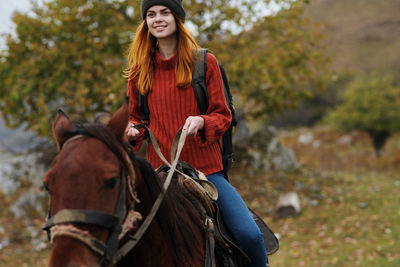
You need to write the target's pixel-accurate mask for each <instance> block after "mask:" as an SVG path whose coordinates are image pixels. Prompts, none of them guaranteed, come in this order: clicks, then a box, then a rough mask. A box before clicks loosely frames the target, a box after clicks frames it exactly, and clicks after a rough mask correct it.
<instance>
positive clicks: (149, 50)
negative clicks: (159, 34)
mask: <svg viewBox="0 0 400 267" xmlns="http://www.w3.org/2000/svg"><path fill="white" fill-rule="evenodd" d="M173 15H174V17H175V21H176V26H177V31H176V33H175V34H177V36H178V43H177V51H178V55H177V61H176V66H175V77H176V86H177V87H178V88H186V87H188V86H189V85H190V83H191V82H192V68H193V64H194V61H195V59H196V57H197V53H198V49H199V46H198V45H197V43H196V41H195V39H194V38H193V37H192V36H191V34H190V33H189V31H188V30H187V28H186V27H185V25H184V24H183V21H182V19H181V18H179V17H178V16H176V15H175V14H173ZM156 49H157V39H156V38H155V37H154V36H153V35H151V34H150V31H149V28H148V26H147V23H146V21H145V20H144V21H143V22H142V23H141V24H140V25H139V27H138V29H137V31H136V35H135V37H134V39H133V41H132V43H131V45H130V47H129V49H128V60H127V64H128V68H127V74H128V75H126V76H127V78H128V79H129V80H131V79H134V78H137V86H138V88H139V89H140V92H141V93H142V94H146V93H147V92H149V90H150V89H151V87H152V85H153V76H154V70H155V54H156Z"/></svg>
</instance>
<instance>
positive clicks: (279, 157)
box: [233, 118, 298, 171]
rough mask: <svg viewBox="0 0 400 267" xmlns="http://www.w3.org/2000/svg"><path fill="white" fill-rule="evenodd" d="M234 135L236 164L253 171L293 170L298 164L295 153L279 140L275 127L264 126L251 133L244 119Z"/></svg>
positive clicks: (241, 119)
mask: <svg viewBox="0 0 400 267" xmlns="http://www.w3.org/2000/svg"><path fill="white" fill-rule="evenodd" d="M238 120H239V123H238V125H237V127H236V129H235V132H234V134H233V151H234V160H235V162H236V164H238V165H242V166H245V167H250V169H251V170H253V171H258V170H261V171H269V170H291V169H297V168H298V164H297V161H296V158H295V156H294V153H293V151H291V150H290V149H287V148H285V147H284V146H283V145H282V144H281V143H280V142H279V140H278V137H277V131H276V129H275V127H273V126H270V125H264V126H262V127H260V128H259V129H258V130H256V131H251V130H250V127H249V125H248V124H247V123H246V121H245V120H244V118H238Z"/></svg>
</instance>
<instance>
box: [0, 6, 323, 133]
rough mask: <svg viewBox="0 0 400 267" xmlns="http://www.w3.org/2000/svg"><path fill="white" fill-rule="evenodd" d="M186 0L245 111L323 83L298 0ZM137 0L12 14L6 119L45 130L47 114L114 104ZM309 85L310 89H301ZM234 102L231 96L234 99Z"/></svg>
mask: <svg viewBox="0 0 400 267" xmlns="http://www.w3.org/2000/svg"><path fill="white" fill-rule="evenodd" d="M275 2H277V1H273V0H241V1H223V0H216V1H209V0H185V1H184V6H185V10H186V11H187V20H186V23H187V25H188V26H189V28H190V29H192V30H193V33H194V35H195V36H196V38H197V40H198V41H199V43H200V45H202V46H203V47H208V48H209V49H210V50H212V52H214V53H215V54H216V56H217V57H218V59H219V60H220V61H221V63H222V64H223V65H224V66H225V68H226V70H227V72H228V75H229V79H230V82H231V85H232V90H233V93H234V94H235V95H236V96H238V98H239V99H240V100H242V102H241V103H247V104H248V105H247V106H245V105H243V106H244V108H246V112H247V114H251V115H255V116H265V114H268V115H271V114H273V113H276V112H281V111H284V110H286V109H288V108H290V107H293V106H294V105H295V104H296V103H297V101H298V100H299V99H300V98H302V97H304V96H308V95H310V94H312V93H311V92H312V90H311V89H310V88H315V84H316V85H317V86H320V85H321V84H322V83H321V81H322V75H321V74H322V70H323V69H324V65H325V64H324V62H326V61H327V60H326V59H325V58H323V57H322V55H321V50H320V48H319V45H318V44H319V40H320V38H321V36H320V35H319V33H318V27H316V26H315V25H311V24H310V22H309V21H308V20H307V19H306V18H304V16H303V11H304V6H305V4H306V2H307V1H302V0H298V1H292V0H281V1H278V4H279V5H281V6H283V7H284V8H282V9H281V11H280V12H278V13H276V14H272V15H269V16H266V15H265V14H264V15H260V12H259V11H260V10H259V9H260V3H264V4H265V5H269V4H271V3H275ZM139 12H140V1H129V0H68V1H67V0H51V1H44V2H43V3H42V4H41V5H36V6H34V8H33V10H32V13H33V15H29V14H20V13H16V14H15V15H14V17H13V20H14V23H15V24H16V37H13V36H11V35H9V36H8V38H7V49H6V51H4V53H3V54H2V55H1V56H0V88H2V91H1V92H0V112H2V115H3V117H4V119H5V121H6V123H7V125H8V126H11V127H18V126H20V125H21V124H24V125H25V127H26V128H27V129H31V130H33V131H35V132H37V133H39V134H40V135H49V134H50V129H51V125H50V122H51V121H52V119H53V116H54V114H55V111H56V109H57V108H59V107H63V109H65V111H66V112H67V113H69V114H71V113H73V114H75V113H77V114H80V115H83V116H89V117H90V116H93V115H94V114H96V113H97V112H99V111H110V110H114V109H115V108H116V106H118V105H120V103H121V102H122V101H123V95H124V94H125V90H126V80H125V79H123V78H122V75H121V74H122V70H123V68H124V67H125V60H124V55H125V52H126V49H127V46H128V44H129V43H130V41H131V40H132V35H133V31H135V29H136V26H137V25H138V23H139V22H141V21H142V19H141V17H140V14H139ZM310 84H314V86H310ZM239 104H240V103H239Z"/></svg>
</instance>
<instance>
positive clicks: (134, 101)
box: [125, 0, 267, 267]
mask: <svg viewBox="0 0 400 267" xmlns="http://www.w3.org/2000/svg"><path fill="white" fill-rule="evenodd" d="M141 14H142V18H143V22H142V23H141V24H140V26H139V27H138V29H137V32H136V35H135V38H134V40H133V41H132V44H131V46H130V48H129V51H128V55H129V56H128V69H129V71H128V73H129V75H128V80H129V82H128V90H127V95H128V97H129V104H130V120H129V125H128V126H127V128H126V130H125V132H126V135H127V138H128V139H130V141H131V144H132V145H133V148H134V149H139V148H140V146H141V144H142V142H143V140H144V139H146V138H147V137H148V135H147V133H146V132H144V131H139V130H138V129H136V128H135V127H133V126H135V125H137V124H140V123H146V124H147V125H148V127H149V128H150V129H151V131H152V132H153V133H154V135H155V138H156V140H157V141H158V142H159V144H160V148H161V152H162V154H163V155H171V150H170V148H171V145H172V142H173V138H174V136H175V133H176V132H178V129H180V128H181V127H183V131H186V132H187V135H188V139H187V141H186V143H185V146H184V147H183V150H182V154H181V157H180V159H181V160H182V161H184V162H187V163H189V164H190V165H191V166H193V167H194V168H196V169H197V170H199V171H201V172H203V173H204V174H205V175H206V176H207V178H208V180H209V181H210V182H211V183H213V184H214V186H215V187H216V188H217V190H218V195H219V197H218V199H217V201H216V202H217V204H218V206H219V210H220V214H221V215H222V218H223V220H224V221H226V222H229V225H228V228H229V230H230V231H231V232H232V235H233V236H234V238H235V240H236V242H237V243H238V245H239V247H240V248H241V249H242V250H243V251H244V252H245V253H246V254H247V255H248V256H249V258H250V259H251V266H252V267H261V266H262V267H265V266H266V262H267V257H266V256H267V255H266V249H265V245H264V239H263V236H262V233H261V231H260V229H259V228H258V226H257V225H256V223H255V221H254V220H253V218H252V217H251V215H250V213H249V211H248V209H247V207H246V204H245V203H244V202H243V200H242V198H241V197H240V195H239V194H238V192H237V191H236V190H235V188H234V187H233V186H232V185H231V184H230V183H229V182H228V180H227V179H225V177H224V174H223V173H222V171H223V164H222V155H221V147H220V145H219V142H218V140H219V138H220V137H221V136H222V135H223V134H224V133H225V132H226V131H227V129H228V128H229V126H230V124H231V121H232V115H231V112H230V110H229V108H228V106H227V105H226V100H225V96H224V88H223V84H222V77H221V72H220V68H219V65H218V61H217V59H216V57H215V56H214V55H212V54H211V53H206V57H205V60H204V59H203V60H204V61H205V62H206V63H205V64H204V65H205V66H206V67H205V69H206V71H205V83H206V84H205V87H206V88H207V89H206V90H207V94H208V108H207V110H206V112H204V113H200V110H199V107H198V104H197V100H196V97H195V92H194V89H193V86H192V82H194V81H192V80H193V79H192V77H193V73H194V72H196V69H195V66H196V64H195V63H196V60H198V55H199V51H200V50H199V46H198V45H197V43H196V41H195V39H194V38H193V37H192V35H191V34H190V33H189V31H188V30H187V28H186V27H185V25H184V20H185V15H186V14H185V11H184V9H183V7H182V1H181V0H143V1H142V4H141ZM139 97H140V98H139ZM143 97H146V100H147V104H143V102H144V101H140V99H143ZM144 106H146V107H144ZM144 109H147V111H148V112H147V113H148V114H149V116H148V118H145V117H144V116H142V115H144V114H145V110H144ZM141 130H142V129H141ZM172 157H173V156H171V157H168V159H167V160H168V161H171V160H172ZM147 159H148V161H149V162H150V163H151V165H152V166H153V168H155V169H156V168H159V167H160V166H161V165H162V163H163V162H162V161H161V160H160V158H159V156H158V155H157V152H156V150H155V148H154V146H153V145H152V144H151V143H150V144H149V145H148V148H147Z"/></svg>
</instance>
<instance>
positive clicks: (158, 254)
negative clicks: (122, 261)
mask: <svg viewBox="0 0 400 267" xmlns="http://www.w3.org/2000/svg"><path fill="white" fill-rule="evenodd" d="M135 187H136V190H137V193H138V198H139V199H140V203H138V204H137V205H136V207H135V210H136V211H138V212H140V213H141V214H142V216H143V220H144V219H145V218H146V217H147V215H148V214H149V213H150V210H151V208H152V205H153V201H152V196H151V194H150V192H149V190H148V188H147V185H146V183H145V181H144V180H143V177H142V176H141V175H138V176H137V179H136V183H135ZM165 236H168V235H165V234H163V233H162V230H161V228H160V225H159V223H158V221H157V219H156V218H154V219H153V222H152V223H151V224H150V226H149V228H148V229H147V231H146V232H145V234H144V235H143V236H142V238H141V241H140V242H139V243H138V244H137V246H136V247H135V249H134V251H133V253H132V254H131V255H130V257H129V258H130V260H129V261H128V262H130V263H132V262H134V263H135V266H165V267H169V266H171V267H172V266H175V264H174V259H173V258H172V255H173V253H172V252H171V245H170V242H169V240H167V239H166V238H165ZM129 266H131V265H129Z"/></svg>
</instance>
